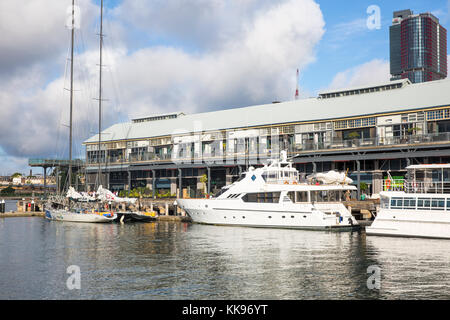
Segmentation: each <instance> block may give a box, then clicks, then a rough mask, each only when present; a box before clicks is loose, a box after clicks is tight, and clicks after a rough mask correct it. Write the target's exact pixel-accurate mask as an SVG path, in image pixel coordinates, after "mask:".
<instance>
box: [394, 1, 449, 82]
mask: <svg viewBox="0 0 450 320" xmlns="http://www.w3.org/2000/svg"><path fill="white" fill-rule="evenodd" d="M389 37H390V60H391V75H392V78H391V80H399V79H406V78H408V79H409V80H410V81H411V82H413V83H417V82H425V81H433V80H439V79H444V78H446V77H447V30H446V29H445V28H444V27H442V26H441V25H440V24H439V19H438V18H436V17H435V16H434V15H432V14H431V13H421V14H413V12H412V11H411V10H402V11H396V12H394V18H393V20H392V26H391V27H390V30H389Z"/></svg>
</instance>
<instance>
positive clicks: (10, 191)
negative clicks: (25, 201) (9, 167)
mask: <svg viewBox="0 0 450 320" xmlns="http://www.w3.org/2000/svg"><path fill="white" fill-rule="evenodd" d="M15 192H16V190H15V189H14V188H13V187H12V186H11V185H9V186H8V187H7V188H5V189H3V190H2V191H0V194H1V195H2V196H11V195H14V193H15Z"/></svg>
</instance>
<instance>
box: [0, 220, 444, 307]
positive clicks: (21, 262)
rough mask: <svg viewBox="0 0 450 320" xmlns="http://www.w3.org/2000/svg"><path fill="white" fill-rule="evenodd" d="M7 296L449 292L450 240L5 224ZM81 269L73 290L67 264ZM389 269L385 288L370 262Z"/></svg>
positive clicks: (0, 246) (194, 227) (189, 227)
mask: <svg viewBox="0 0 450 320" xmlns="http://www.w3.org/2000/svg"><path fill="white" fill-rule="evenodd" d="M0 231H1V232H0V258H1V259H0V268H1V270H2V271H4V272H2V273H1V274H0V284H1V290H0V298H3V299H196V300H198V299H378V298H381V299H386V298H389V299H391V298H392V299H397V298H411V297H412V298H442V297H448V288H449V284H450V283H449V280H448V278H447V277H446V273H447V272H448V270H450V269H449V267H450V264H449V260H448V254H447V253H448V252H450V250H449V249H450V241H440V240H420V239H419V240H417V239H399V238H380V237H366V235H365V233H364V232H353V233H349V232H343V233H334V232H314V231H299V230H278V229H255V228H240V227H219V226H206V225H198V224H186V223H164V222H157V223H137V224H131V223H130V224H124V225H121V224H79V223H66V222H64V223H61V222H54V221H53V222H50V221H46V220H44V219H40V218H10V219H5V220H4V221H2V223H1V224H0ZM70 265H77V266H79V267H80V269H81V290H72V291H70V290H68V289H67V287H66V280H67V278H68V276H69V275H68V274H67V273H66V269H67V267H68V266H70ZM371 265H378V266H380V267H381V269H382V278H381V284H382V286H381V290H369V289H368V288H367V284H366V283H367V278H368V276H369V275H368V274H367V268H368V266H371Z"/></svg>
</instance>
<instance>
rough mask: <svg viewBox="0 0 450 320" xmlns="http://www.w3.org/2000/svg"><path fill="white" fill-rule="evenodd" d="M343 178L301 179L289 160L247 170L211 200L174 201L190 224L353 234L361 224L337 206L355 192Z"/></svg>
mask: <svg viewBox="0 0 450 320" xmlns="http://www.w3.org/2000/svg"><path fill="white" fill-rule="evenodd" d="M349 181H350V182H351V181H352V180H351V179H349V178H347V177H346V176H345V175H344V174H340V173H337V172H329V174H321V175H313V176H309V177H308V179H305V178H300V177H299V172H298V171H297V170H296V169H295V168H293V167H292V162H290V161H288V160H287V155H286V152H285V151H282V152H281V159H280V160H270V161H269V163H268V164H267V165H265V166H264V167H262V168H257V169H255V168H253V167H250V168H249V170H248V171H247V172H244V173H242V175H241V177H240V178H239V180H237V181H235V182H234V183H233V184H231V185H229V186H225V187H223V188H222V189H221V191H220V192H219V193H218V194H217V195H215V196H214V197H212V198H211V199H177V205H178V206H179V207H180V208H181V209H184V210H185V211H186V213H187V214H188V215H189V216H190V217H191V218H192V220H193V221H194V222H197V223H204V224H215V225H236V226H249V227H271V228H292V229H313V230H327V229H352V228H358V227H359V225H358V223H357V221H356V220H355V218H354V217H353V216H352V215H351V213H350V212H349V211H348V210H347V208H346V207H345V206H344V205H343V204H342V203H341V201H342V200H343V199H344V197H345V194H346V193H347V192H350V191H352V190H356V187H355V186H350V185H348V184H347V183H348V182H349Z"/></svg>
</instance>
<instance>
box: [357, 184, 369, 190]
mask: <svg viewBox="0 0 450 320" xmlns="http://www.w3.org/2000/svg"><path fill="white" fill-rule="evenodd" d="M359 188H360V189H361V191H366V190H367V189H369V186H368V185H367V183H365V182H361V183H360V184H359Z"/></svg>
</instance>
